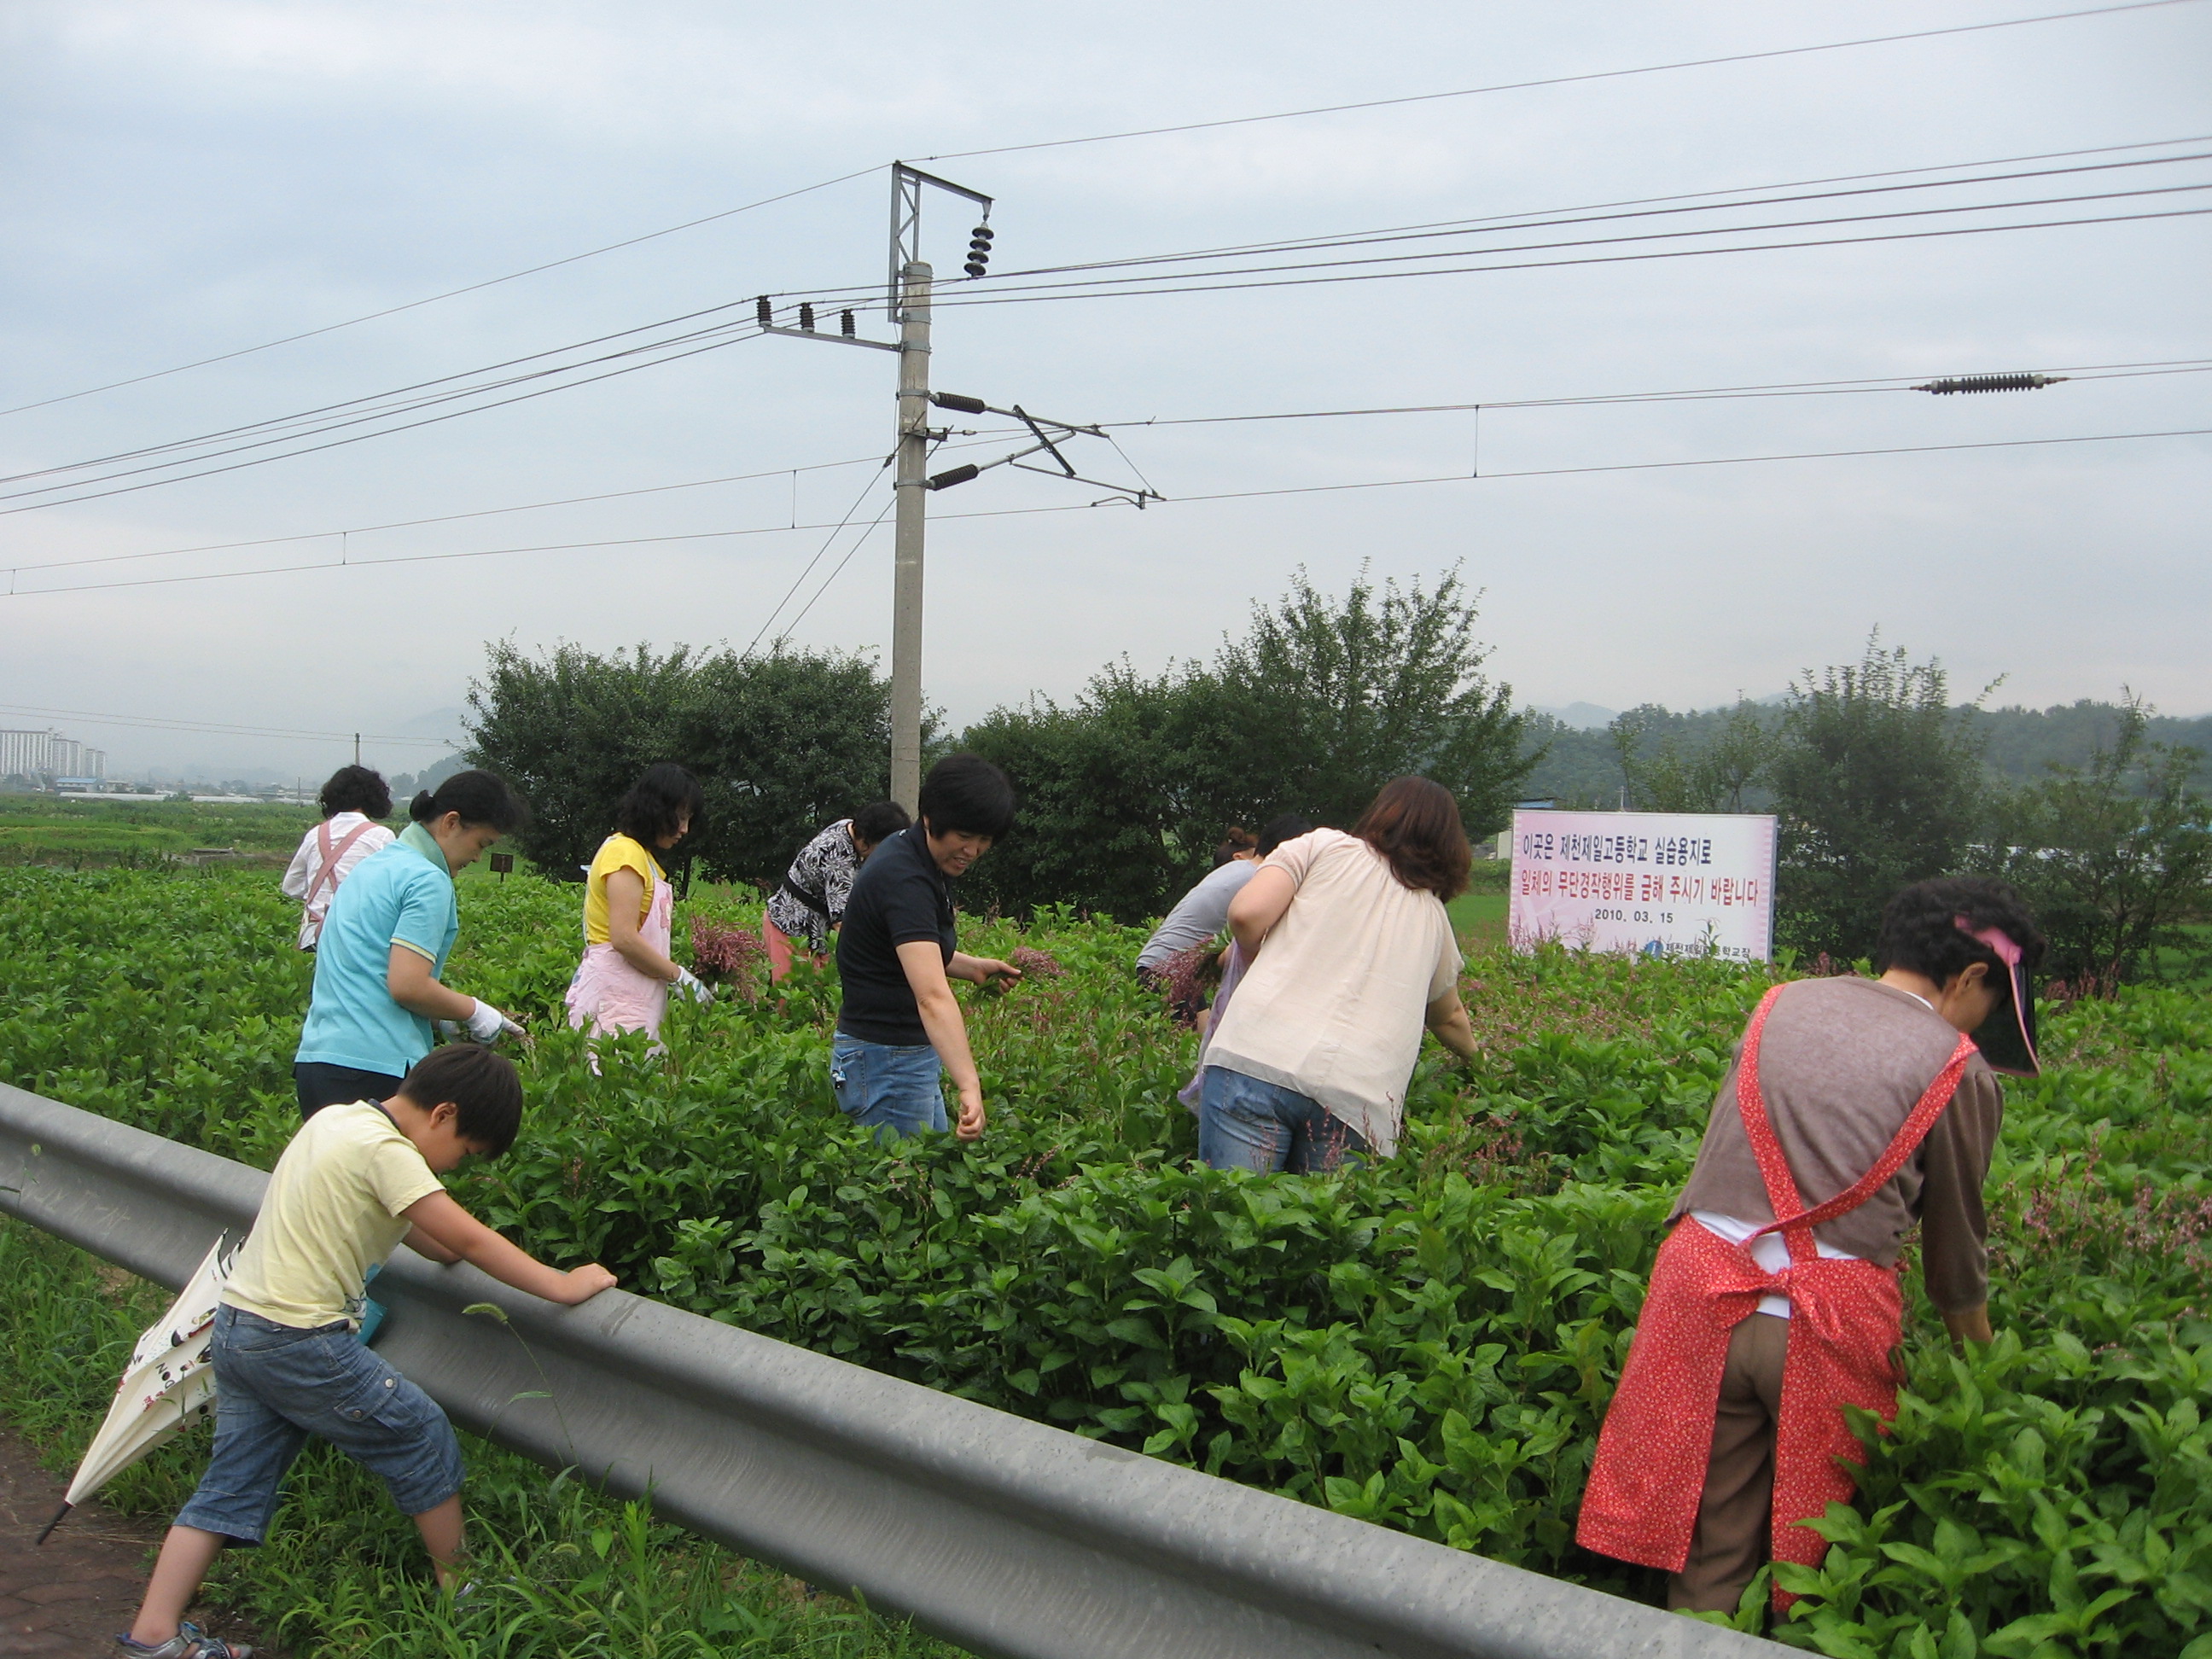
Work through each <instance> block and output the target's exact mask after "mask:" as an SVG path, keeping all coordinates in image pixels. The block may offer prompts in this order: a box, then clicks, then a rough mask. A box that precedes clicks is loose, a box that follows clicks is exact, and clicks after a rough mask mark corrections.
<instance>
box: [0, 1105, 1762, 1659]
mask: <svg viewBox="0 0 2212 1659" xmlns="http://www.w3.org/2000/svg"><path fill="white" fill-rule="evenodd" d="M267 1179H268V1177H267V1176H264V1175H263V1174H262V1173H261V1172H259V1171H258V1170H252V1169H248V1168H247V1167H246V1166H245V1165H243V1164H235V1163H233V1162H231V1161H230V1160H229V1159H228V1158H217V1157H215V1156H213V1155H212V1154H210V1153H207V1152H197V1151H195V1150H193V1149H191V1148H190V1147H185V1146H178V1145H177V1144H175V1143H174V1142H172V1141H167V1140H164V1139H161V1138H160V1137H158V1136H155V1135H151V1134H148V1133H145V1132H144V1131H143V1130H139V1129H135V1128H132V1127H129V1126H127V1125H125V1124H120V1123H117V1122H114V1121H111V1120H109V1119H106V1118H102V1117H98V1116H95V1115H92V1114H90V1113H88V1112H82V1111H79V1110H77V1109H76V1108H74V1107H70V1106H64V1105H61V1104H58V1103H55V1102H53V1101H50V1100H46V1099H44V1098H42V1097H40V1096H37V1095H33V1094H27V1093H26V1092H24V1091H21V1090H20V1089H14V1088H10V1087H8V1086H7V1085H0V1211H4V1212H6V1213H8V1214H10V1215H13V1216H16V1217H20V1218H22V1219H24V1220H26V1221H28V1222H31V1223H33V1224H35V1225H38V1226H40V1227H41V1228H44V1229H45V1230H46V1231H49V1232H52V1233H54V1234H57V1235H58V1236H59V1237H63V1238H64V1239H67V1240H68V1241H69V1242H70V1243H73V1244H76V1245H80V1246H82V1248H84V1249H88V1250H90V1251H93V1252H94V1253H95V1254H97V1255H101V1256H104V1257H106V1259H107V1260H109V1261H113V1262H115V1263H117V1264H118V1265H119V1266H121V1267H125V1268H128V1269H129V1270H130V1271H131V1272H132V1273H137V1274H138V1275H140V1276H141V1277H143V1278H146V1279H153V1280H155V1282H157V1283H160V1284H163V1285H169V1286H171V1287H172V1288H174V1287H177V1286H179V1285H181V1284H182V1282H183V1279H184V1278H185V1275H186V1274H188V1273H191V1271H192V1269H193V1268H194V1267H196V1266H197V1263H198V1261H200V1259H201V1257H202V1256H203V1255H204V1254H205V1253H206V1251H207V1248H208V1246H209V1245H210V1243H212V1242H213V1241H214V1239H215V1237H216V1234H217V1233H218V1232H219V1231H222V1230H223V1229H225V1228H229V1229H232V1230H234V1231H243V1230H244V1229H245V1228H246V1227H247V1226H248V1225H251V1223H252V1218H253V1215H254V1212H255V1211H256V1209H257V1208H258V1206H259V1203H260V1197H261V1191H262V1188H263V1187H264V1184H265V1183H266V1182H267ZM376 1294H377V1298H378V1300H380V1301H381V1302H383V1303H384V1304H386V1306H387V1307H388V1308H389V1309H390V1310H391V1311H390V1314H389V1316H387V1318H386V1322H385V1325H384V1328H383V1331H382V1334H380V1335H379V1337H378V1339H377V1347H378V1351H379V1352H381V1353H383V1354H385V1355H386V1356H387V1357H388V1358H390V1359H391V1360H392V1363H393V1364H396V1365H398V1367H399V1368H400V1370H403V1371H404V1372H405V1373H406V1374H407V1375H408V1376H410V1377H412V1378H414V1379H415V1380H416V1381H417V1382H418V1383H421V1384H422V1386H423V1387H424V1388H425V1389H428V1391H429V1392H430V1394H431V1395H433V1396H435V1398H436V1399H437V1400H438V1401H439V1402H440V1403H441V1405H443V1406H444V1407H445V1408H446V1410H447V1413H450V1414H451V1416H452V1417H453V1420H454V1421H455V1422H457V1423H459V1424H461V1425H464V1426H465V1427H467V1428H470V1429H471V1430H473V1431H476V1432H477V1433H479V1434H482V1435H483V1436H485V1437H488V1438H489V1439H491V1440H493V1441H495V1442H496V1443H499V1444H501V1445H503V1446H507V1447H510V1448H512V1449H514V1450H517V1451H520V1452H521V1453H523V1454H524V1455H527V1456H529V1457H532V1458H534V1459H536V1460H537V1461H538V1462H542V1463H544V1464H546V1465H548V1466H550V1467H553V1468H561V1467H564V1466H567V1465H569V1464H574V1465H575V1466H577V1468H579V1469H580V1471H582V1472H584V1473H586V1474H592V1475H593V1476H594V1477H595V1478H597V1479H599V1480H601V1481H602V1482H603V1483H604V1485H605V1487H606V1488H607V1489H608V1490H610V1491H611V1492H615V1493H617V1494H618V1495H621V1496H625V1497H629V1496H635V1495H638V1494H641V1493H643V1492H647V1489H648V1488H649V1489H650V1491H651V1493H652V1499H653V1506H654V1509H655V1510H656V1511H657V1512H658V1513H659V1514H660V1515H662V1516H665V1517H666V1518H668V1519H670V1520H672V1521H675V1522H678V1523H680V1524H681V1525H683V1526H685V1527H688V1528H691V1529H693V1530H695V1531H697V1532H699V1533H702V1534H705V1535H706V1536H708V1537H710V1538H714V1539H718V1540H720V1541H722V1542H724V1543H726V1544H727V1545H729V1546H730V1547H732V1548H734V1549H738V1550H740V1551H743V1552H744V1553H746V1554H748V1555H750V1556H753V1557H755V1558H757V1559H760V1560H763V1561H767V1562H770V1563H773V1564H774V1565H776V1566H778V1567H780V1568H782V1569H783V1570H784V1571H787V1572H791V1573H794V1574H797V1575H799V1576H800V1577H804V1578H806V1579H808V1580H810V1581H811V1582H813V1583H820V1584H829V1585H836V1586H840V1587H848V1586H849V1587H853V1588H855V1589H859V1590H860V1591H861V1592H862V1593H864V1594H865V1595H866V1597H867V1599H868V1601H869V1603H870V1604H871V1605H872V1606H874V1607H878V1608H883V1609H887V1610H890V1611H894V1612H896V1613H903V1614H908V1615H910V1616H911V1617H912V1618H913V1619H914V1620H915V1622H916V1623H917V1624H919V1625H921V1626H922V1627H923V1628H925V1629H927V1630H929V1631H932V1632H935V1633H937V1634H939V1635H940V1636H943V1637H945V1638H948V1639H950V1640H951V1641H953V1642H957V1643H959V1644H962V1645H963V1646H965V1647H967V1648H969V1649H972V1650H974V1651H975V1652H976V1653H978V1654H982V1655H987V1656H993V1659H1180V1656H1189V1659H1201V1656H1202V1659H1246V1656H1249V1659H1351V1656H1353V1655H1367V1656H1372V1655H1376V1654H1389V1655H1401V1656H1406V1659H1446V1656H1476V1659H1758V1656H1759V1655H1761V1654H1772V1653H1773V1652H1775V1651H1776V1650H1775V1649H1774V1648H1773V1647H1772V1646H1771V1645H1770V1644H1766V1643H1765V1642H1761V1641H1758V1640H1756V1639H1755V1638H1750V1637H1747V1636H1742V1635H1739V1634H1737V1633H1735V1632H1729V1631H1725V1630H1722V1629H1718V1628H1717V1627H1715V1626H1710V1625H1705V1624H1702V1623H1699V1622H1697V1621H1695V1620H1687V1619H1681V1618H1677V1617H1674V1616H1672V1615H1669V1614H1667V1613H1660V1612H1657V1611H1656V1610H1654V1609H1652V1608H1650V1607H1642V1606H1638V1605H1637V1604H1635V1603H1633V1602H1630V1601H1622V1600H1620V1598H1618V1597H1614V1596H1610V1595H1602V1594H1600V1593H1599V1592H1597V1591H1595V1590H1589V1589H1583V1588H1581V1587H1579V1586H1577V1585H1572V1584H1567V1583H1561V1582H1560V1581H1559V1580H1556V1579H1552V1578H1547V1577H1542V1576H1541V1575H1540V1574H1536V1573H1533V1572H1528V1571H1522V1569H1520V1568H1517V1567H1510V1566H1505V1565H1501V1564H1500V1563H1498V1562H1495V1561H1490V1560H1486V1559H1483V1558H1481V1557H1480V1556H1475V1555H1469V1554H1467V1553H1462V1552H1460V1551H1457V1550H1451V1549H1447V1548H1444V1547H1442V1546H1440V1545H1437V1544H1431V1543H1427V1542H1424V1541H1421V1540H1419V1539H1415V1538H1411V1537H1408V1536H1407V1535H1405V1534H1401V1533H1395V1532H1392V1531H1389V1530H1388V1529H1387V1528H1382V1527H1376V1526H1372V1525H1370V1524H1368V1523H1367V1522H1361V1521H1355V1520H1352V1519H1349V1518H1347V1517H1346V1516H1339V1515H1334V1514H1331V1513H1330V1512H1328V1510H1321V1509H1317V1508H1315V1507H1313V1506H1311V1505H1309V1504H1300V1503H1296V1502H1293V1501H1291V1500H1290V1499H1288V1498H1278V1497H1274V1496H1273V1495H1272V1494H1269V1493H1267V1492H1258V1491H1255V1490H1254V1489H1252V1488H1250V1487H1247V1486H1238V1485H1237V1484H1236V1483H1234V1482H1232V1481H1228V1480H1218V1479H1215V1478H1213V1477H1212V1476H1209V1475H1206V1474H1200V1473H1198V1472H1197V1471H1196V1470H1194V1469H1188V1468H1182V1467H1181V1466H1179V1465H1176V1464H1172V1463H1166V1462H1160V1461H1158V1460H1157V1459H1154V1458H1150V1457H1143V1456H1139V1455H1137V1454H1135V1453H1133V1452H1129V1451H1124V1450H1122V1449H1120V1448H1119V1447H1115V1446H1109V1445H1107V1444H1104V1443H1101V1442H1099V1441H1096V1440H1089V1439H1085V1438H1083V1437H1080V1436H1078V1435H1073V1434H1067V1433H1064V1432H1062V1431H1060V1430H1057V1429H1052V1428H1048V1427H1046V1426H1044V1425H1042V1424H1037V1423H1032V1422H1030V1421H1029V1420H1028V1419H1024V1418H1019V1417H1014V1416H1012V1415H1009V1414H1008V1413H1004V1412H999V1411H994V1410H993V1409H991V1408H990V1407H985V1406H979V1405H976V1404H975V1403H974V1402H972V1401H965V1400H958V1399H955V1398H952V1397H951V1396H950V1395H942V1394H939V1393H936V1392H935V1391H933V1390H932V1389H926V1388H922V1387H921V1386H919V1385H917V1384H915V1383H905V1382H901V1381H899V1380H898V1379H896V1378H895V1377H889V1376H882V1375H880V1374H878V1373H877V1372H874V1371H871V1370H865V1369H863V1368H861V1367H860V1366H857V1365H852V1364H846V1363H845V1362H843V1361H842V1360H836V1359H831V1358H826V1357H824V1356H823V1355H821V1354H817V1353H813V1352H809V1351H807V1350H805V1349H803V1348H797V1347H793V1346H788V1345H787V1344H785V1343H781V1342H776V1341H773V1340H769V1339H768V1338H766V1337H762V1336H757V1335H755V1334H752V1333H750V1332H749V1331H744V1330H739V1329H737V1328H734V1327H732V1326H727V1325H720V1324H717V1323H715V1322H714V1321H712V1320H708V1319H702V1318H700V1317H698V1316H696V1315H693V1314H689V1313H684V1312H680V1311H678V1310H675V1309H673V1308H670V1307H666V1306H665V1305H663V1304H659V1303H657V1302H652V1301H647V1300H646V1299H645V1298H643V1297H635V1296H631V1295H629V1294H626V1293H624V1292H623V1291H606V1292H605V1293H604V1294H602V1295H600V1296H599V1297H595V1298H593V1299H592V1301H590V1302H588V1303H586V1304H583V1305H582V1306H581V1307H578V1308H556V1307H555V1306H553V1305H552V1304H549V1303H545V1302H541V1301H539V1300H538V1299H537V1298H536V1297H531V1296H526V1295H524V1294H522V1293H521V1292H519V1291H511V1290H509V1289H507V1287H506V1286H504V1285H499V1284H497V1283H495V1281H493V1280H492V1279H488V1278H486V1277H485V1276H484V1275H483V1274H482V1273H477V1271H476V1270H475V1269H474V1268H471V1267H466V1266H459V1267H437V1266H435V1265H433V1264H431V1263H430V1262H428V1261H424V1260H422V1258H420V1257H417V1256H416V1255H413V1253H412V1252H410V1251H406V1250H402V1251H400V1252H398V1255H396V1256H395V1258H394V1259H393V1261H392V1265H391V1266H390V1267H387V1268H386V1270H385V1272H384V1273H383V1274H382V1275H381V1276H380V1278H379V1279H378V1280H377V1291H376ZM479 1302H490V1303H494V1304H497V1305H498V1306H499V1307H500V1308H501V1309H502V1310H504V1311H505V1313H506V1316H507V1319H506V1322H505V1324H504V1325H502V1324H501V1322H499V1321H497V1320H495V1319H492V1318H489V1317H486V1316H483V1315H481V1314H479V1315H475V1316H469V1315H465V1314H464V1313H463V1311H462V1310H463V1309H464V1308H465V1307H468V1306H470V1305H471V1304H476V1303H479ZM537 1395H550V1399H549V1398H542V1397H525V1396H537Z"/></svg>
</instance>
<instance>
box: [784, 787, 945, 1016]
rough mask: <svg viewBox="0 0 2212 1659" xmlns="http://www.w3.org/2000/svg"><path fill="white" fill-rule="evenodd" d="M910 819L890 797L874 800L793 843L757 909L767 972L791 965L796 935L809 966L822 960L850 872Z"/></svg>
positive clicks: (840, 918)
mask: <svg viewBox="0 0 2212 1659" xmlns="http://www.w3.org/2000/svg"><path fill="white" fill-rule="evenodd" d="M912 822H913V820H912V819H911V818H909V817H908V816H907V811H906V808H904V807H903V806H901V805H899V804H898V803H897V802H896V801H895V800H879V801H878V802H877V803H876V804H875V805H872V806H864V807H862V808H861V809H860V811H858V812H855V813H854V815H853V816H852V817H849V818H840V819H838V820H837V822H836V823H833V824H831V825H829V828H827V829H823V831H822V832H821V833H820V834H819V835H817V836H815V837H814V839H813V840H812V841H810V842H807V843H806V845H805V846H804V847H802V848H799V856H798V857H797V858H795V859H793V860H792V861H791V868H790V869H788V870H787V871H786V872H784V877H783V884H782V885H781V886H780V887H778V888H777V889H776V890H775V892H773V893H771V894H770V895H769V901H768V908H767V909H766V910H764V911H763V912H762V913H761V938H762V939H763V940H765V941H766V942H767V945H768V959H769V976H770V977H771V978H774V979H781V978H782V977H783V976H784V975H786V974H788V973H789V972H790V971H791V947H792V945H793V942H794V941H796V940H798V939H805V941H806V952H807V954H808V955H809V956H811V957H813V958H814V963H815V966H817V968H818V967H820V966H821V965H822V963H823V960H824V958H825V957H827V955H828V953H829V935H830V933H832V932H833V931H834V930H835V929H836V926H837V924H838V923H839V922H841V921H843V920H844V918H845V896H846V895H847V894H848V893H850V892H851V891H852V890H853V878H854V876H856V875H858V874H860V866H862V865H864V864H866V862H867V861H868V854H871V853H872V852H874V851H875V850H876V844H877V843H878V842H880V841H882V840H883V839H884V837H885V836H896V834H898V832H899V831H900V830H902V829H905V828H906V827H907V826H908V824H909V823H912Z"/></svg>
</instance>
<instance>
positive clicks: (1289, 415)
mask: <svg viewBox="0 0 2212 1659" xmlns="http://www.w3.org/2000/svg"><path fill="white" fill-rule="evenodd" d="M2046 372H2047V373H2050V374H2063V376H2065V377H2066V378H2067V379H2068V380H2136V379H2141V378H2143V377H2146V376H2149V375H2154V374H2205V373H2207V372H2212V357H2202V358H2172V359H2167V360H2164V361H2161V362H2151V363H2114V364H2092V365H2087V366H2079V365H2077V366H2075V367H2073V368H2054V369H2051V370H2048V371H2046ZM1920 378H1923V377H1921V376H1917V375H1910V374H1893V375H1885V376H1882V377H1881V378H1879V379H1872V380H1800V381H1795V382H1784V383H1778V384H1773V385H1768V386H1696V387H1691V388H1688V389H1686V390H1683V391H1679V392H1597V393H1592V394H1589V395H1588V396H1585V397H1579V398H1484V399H1482V400H1481V401H1480V402H1478V403H1461V404H1389V405H1385V406H1383V407H1379V408H1373V409H1296V410H1275V411H1271V412H1269V413H1267V414H1261V415H1186V416H1152V417H1150V418H1147V419H1145V420H1141V421H1134V420H1133V421H1101V422H1097V424H1098V425H1100V426H1102V427H1121V428H1128V427H1154V426H1229V425H1237V424H1241V423H1243V422H1253V421H1323V420H1342V419H1349V418H1353V417H1356V416H1369V415H1465V414H1471V413H1473V412H1474V410H1483V409H1565V408H1589V407H1619V406H1622V405H1629V404H1672V403H1698V402H1705V401H1708V400H1712V399H1722V398H1731V399H1732V398H1818V397H1835V396H1864V395H1867V394H1878V393H1882V392H1914V391H1917V390H1918V389H1919V388H1918V387H1917V386H1912V385H1911V384H1909V383H1910V382H1911V381H1912V380H1917V379H1920Z"/></svg>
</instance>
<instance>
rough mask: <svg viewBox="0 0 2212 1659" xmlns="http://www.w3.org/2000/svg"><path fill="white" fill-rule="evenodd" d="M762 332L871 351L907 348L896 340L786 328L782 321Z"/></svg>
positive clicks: (771, 324) (769, 325)
mask: <svg viewBox="0 0 2212 1659" xmlns="http://www.w3.org/2000/svg"><path fill="white" fill-rule="evenodd" d="M761 332H762V333H763V334H782V335H787V336H788V337H790V338H792V339H794V340H827V341H828V342H829V343H830V344H831V345H856V346H866V347H867V349H869V350H871V351H903V350H905V349H906V348H905V347H904V346H902V345H901V344H899V343H898V342H897V341H896V340H864V339H862V338H861V337H860V336H859V335H857V334H827V333H824V332H823V331H822V330H820V329H817V328H786V327H785V326H784V325H782V324H781V323H769V324H768V325H765V326H763V328H762V329H761Z"/></svg>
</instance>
